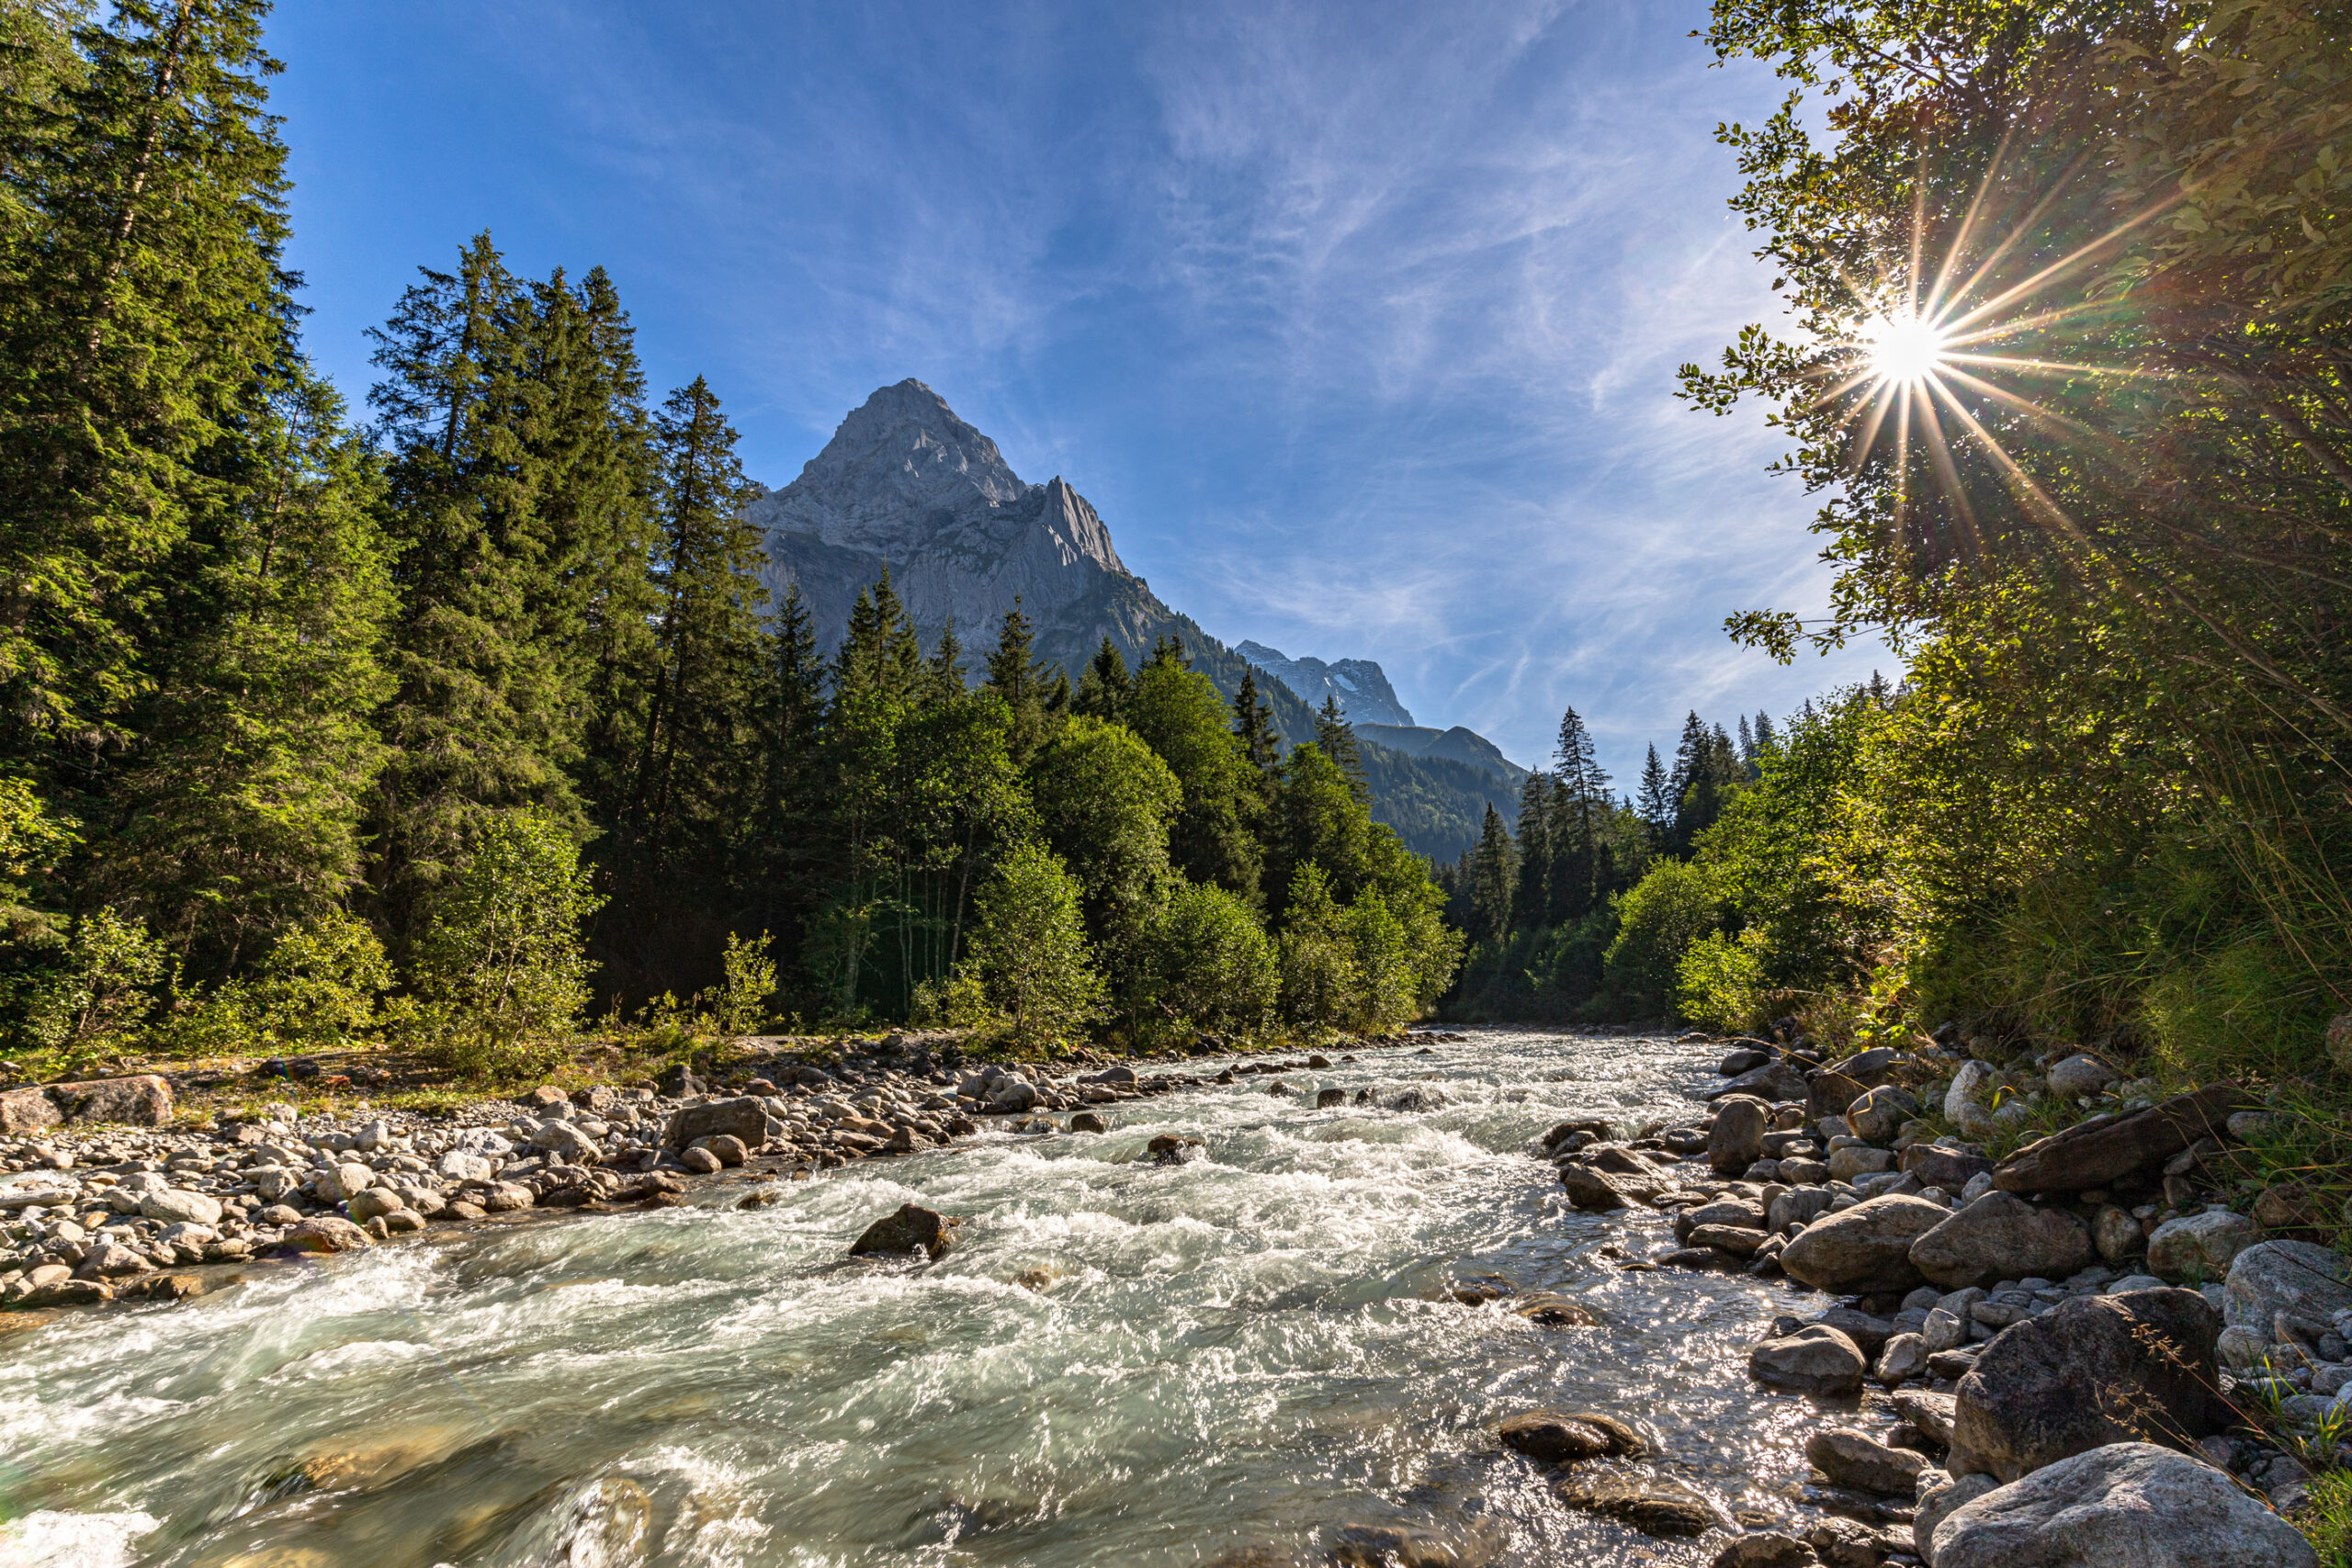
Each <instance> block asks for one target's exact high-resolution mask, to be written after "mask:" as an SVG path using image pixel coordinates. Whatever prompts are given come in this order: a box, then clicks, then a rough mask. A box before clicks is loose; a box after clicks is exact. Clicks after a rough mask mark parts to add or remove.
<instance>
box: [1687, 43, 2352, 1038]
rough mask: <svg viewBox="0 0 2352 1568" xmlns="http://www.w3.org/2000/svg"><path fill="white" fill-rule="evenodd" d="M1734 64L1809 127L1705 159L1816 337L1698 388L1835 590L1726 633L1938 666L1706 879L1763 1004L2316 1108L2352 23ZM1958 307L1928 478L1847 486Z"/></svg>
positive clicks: (1838, 49) (2334, 694) (2350, 443)
mask: <svg viewBox="0 0 2352 1568" xmlns="http://www.w3.org/2000/svg"><path fill="white" fill-rule="evenodd" d="M1709 38H1710V40H1711V42H1712V43H1713V45H1714V47H1715V49H1716V50H1717V51H1718V54H1719V55H1720V56H1722V57H1723V58H1725V59H1731V58H1735V57H1748V58H1753V59H1757V60H1759V61H1762V62H1767V63H1769V64H1770V66H1771V67H1772V68H1773V69H1774V70H1776V71H1777V72H1779V73H1780V74H1781V76H1782V77H1783V78H1784V79H1786V80H1787V81H1788V82H1789V83H1790V84H1791V85H1792V95H1791V96H1790V98H1789V100H1788V101H1787V103H1786V104H1785V105H1784V106H1783V107H1782V109H1781V112H1779V113H1778V114H1776V115H1774V116H1773V117H1772V118H1770V120H1769V121H1768V122H1767V123H1765V124H1763V125H1760V126H1753V127H1750V126H1738V125H1734V126H1727V127H1725V128H1724V130H1723V132H1722V136H1723V140H1724V141H1726V142H1727V143H1728V144H1729V145H1731V146H1732V147H1733V148H1734V149H1735V151H1736V153H1737V155H1738V157H1739V159H1740V164H1741V168H1742V172H1743V174H1744V175H1745V176H1746V179H1747V184H1746V186H1745V188H1744V189H1743V190H1742V191H1741V192H1740V194H1739V195H1738V197H1736V199H1735V201H1734V204H1733V205H1734V207H1735V208H1736V209H1737V210H1739V211H1740V212H1742V213H1743V214H1744V215H1745V216H1746V217H1747V220H1748V221H1749V223H1750V226H1751V228H1753V229H1754V230H1755V231H1757V233H1758V238H1759V244H1760V250H1759V254H1761V255H1762V256H1763V257H1764V258H1766V259H1767V260H1769V261H1770V263H1771V264H1772V265H1774V267H1775V269H1776V271H1778V272H1779V273H1780V274H1781V276H1780V278H1779V279H1778V280H1777V282H1776V286H1777V285H1778V284H1782V283H1784V284H1785V285H1786V286H1787V287H1786V288H1785V290H1784V291H1783V292H1782V293H1781V296H1780V297H1781V298H1782V299H1787V300H1789V301H1790V302H1791V310H1792V314H1793V315H1794V316H1795V318H1796V321H1795V323H1794V330H1793V331H1792V332H1791V333H1788V334H1786V335H1776V334H1775V333H1771V332H1769V331H1767V330H1766V329H1765V328H1764V327H1763V326H1761V325H1758V326H1755V327H1751V328H1749V329H1747V331H1745V332H1744V333H1742V334H1741V337H1740V340H1739V342H1738V343H1737V344H1735V345H1734V346H1733V347H1732V348H1731V349H1730V350H1728V351H1727V352H1726V354H1725V355H1724V359H1723V362H1722V365H1721V367H1720V368H1718V369H1714V370H1705V369H1702V368H1701V367H1695V366H1694V367H1686V369H1685V372H1684V380H1685V390H1686V394H1687V395H1688V396H1689V397H1690V399H1691V400H1692V402H1693V403H1694V405H1696V406H1697V407H1699V408H1701V409H1702V410H1709V411H1713V412H1725V411H1727V410H1728V409H1729V408H1730V407H1731V406H1732V405H1733V404H1735V403H1736V401H1737V400H1740V399H1742V398H1746V397H1750V396H1758V397H1762V398H1764V399H1765V400H1768V401H1770V402H1771V403H1773V404H1775V405H1776V407H1777V411H1778V412H1777V413H1776V415H1775V418H1776V420H1777V421H1778V422H1779V423H1781V425H1782V426H1783V427H1784V428H1786V429H1787V430H1788V431H1789V432H1790V434H1791V435H1792V440H1793V443H1794V445H1795V447H1796V450H1795V452H1794V454H1793V456H1792V461H1791V463H1790V465H1789V467H1790V468H1792V470H1793V471H1794V472H1796V473H1798V474H1799V475H1800V476H1801V477H1802V478H1803V479H1804V481H1805V482H1806V483H1807V485H1808V486H1809V487H1811V488H1812V489H1813V490H1815V491H1817V492H1818V493H1820V494H1821V496H1822V497H1823V502H1824V503H1823V506H1822V509H1821V512H1820V515H1819V519H1818V521H1817V524H1816V527H1817V529H1818V531H1820V532H1822V533H1824V534H1826V535H1827V536H1829V537H1828V541H1827V546H1826V550H1825V552H1824V553H1825V556H1826V558H1828V559H1830V560H1832V561H1833V562H1835V563H1837V565H1838V570H1839V574H1840V575H1839V578H1838V582H1837V584H1836V587H1835V590H1834V593H1833V601H1832V613H1831V615H1829V616H1828V617H1827V619H1826V620H1825V621H1820V622H1815V623H1813V624H1810V625H1804V624H1800V623H1798V622H1797V621H1796V620H1795V619H1794V617H1792V616H1789V615H1785V614H1777V613H1770V612H1756V613H1753V614H1750V615H1745V616H1741V617H1736V621H1735V630H1736V631H1737V632H1738V633H1739V634H1740V635H1742V636H1745V637H1751V638H1752V640H1755V641H1758V642H1759V643H1761V644H1762V645H1764V646H1766V647H1768V648H1770V649H1773V650H1775V651H1776V652H1778V653H1780V654H1781V655H1783V656H1785V655H1786V654H1787V653H1788V652H1789V651H1791V650H1792V649H1793V647H1794V645H1795V642H1796V641H1797V639H1798V638H1799V637H1807V638H1810V639H1811V640H1813V641H1814V642H1815V643H1816V644H1817V645H1819V646H1823V647H1833V646H1837V645H1839V644H1841V643H1842V642H1844V641H1845V640H1846V639H1847V638H1848V637H1850V636H1853V635H1855V634H1857V633H1859V632H1861V631H1863V630H1865V629H1870V630H1875V631H1879V632H1882V633H1884V634H1886V635H1888V636H1889V637H1892V638H1893V639H1894V641H1895V642H1896V643H1897V644H1898V645H1900V646H1901V647H1902V648H1903V649H1904V650H1905V653H1906V654H1907V655H1908V656H1909V660H1910V672H1909V682H1908V686H1907V689H1906V690H1905V692H1904V693H1903V694H1900V695H1899V696H1895V695H1894V694H1888V696H1887V697H1886V699H1884V700H1881V701H1878V702H1877V703H1876V704H1875V705H1876V706H1877V707H1879V708H1880V709H1882V710H1883V719H1881V720H1875V721H1873V725H1874V729H1875V732H1874V733H1873V734H1871V735H1870V736H1869V737H1867V738H1865V739H1862V741H1861V743H1860V744H1859V746H1857V747H1855V748H1852V749H1849V750H1846V751H1844V752H1843V753H1842V754H1839V755H1838V756H1836V757H1834V758H1833V757H1832V756H1831V753H1834V752H1838V745H1836V744H1833V743H1832V742H1834V741H1836V740H1837V739H1838V738H1837V737H1834V736H1815V737H1812V738H1810V739H1809V743H1811V744H1814V745H1815V750H1816V752H1817V753H1818V755H1817V756H1816V759H1815V760H1816V761H1820V762H1823V763H1824V764H1827V763H1829V762H1832V761H1834V762H1835V766H1834V768H1832V769H1831V770H1830V771H1832V772H1835V773H1838V774H1839V776H1840V778H1841V780H1842V782H1841V783H1839V784H1838V785H1837V787H1835V788H1829V787H1826V785H1825V786H1824V787H1817V788H1812V789H1809V790H1795V791H1792V790H1791V789H1790V788H1787V787H1780V788H1779V789H1778V792H1777V793H1778V795H1779V796H1780V798H1778V799H1777V800H1776V801H1775V802H1774V803H1773V804H1772V805H1771V806H1770V808H1759V811H1758V813H1756V814H1753V815H1752V816H1751V818H1750V819H1749V820H1748V821H1747V823H1745V824H1744V825H1741V826H1740V827H1739V829H1738V834H1739V836H1740V837H1741V838H1742V840H1743V842H1742V843H1740V844H1738V845H1734V844H1733V843H1732V842H1731V840H1711V842H1713V843H1714V844H1715V845H1716V846H1717V847H1718V849H1719V850H1720V852H1721V853H1722V856H1723V858H1724V863H1725V868H1726V871H1727V874H1728V875H1729V883H1728V887H1729V892H1730V897H1732V899H1733V902H1734V905H1735V914H1734V918H1735V919H1736V920H1740V921H1747V920H1755V921H1757V922H1758V923H1761V924H1762V925H1764V926H1765V927H1766V938H1765V940H1764V941H1763V942H1762V945H1761V946H1760V948H1759V950H1758V961H1759V964H1760V966H1761V970H1762V974H1763V978H1764V980H1765V982H1766V984H1767V988H1768V990H1769V989H1771V988H1774V987H1779V988H1783V989H1790V990H1794V991H1799V992H1803V991H1812V992H1814V993H1815V994H1826V993H1828V992H1832V991H1836V990H1839V989H1841V988H1842V989H1843V990H1845V991H1847V992H1849V993H1853V994H1860V992H1861V991H1862V990H1863V989H1865V988H1867V989H1869V990H1870V991H1871V992H1872V993H1873V994H1883V995H1885V996H1888V997H1891V998H1894V1000H1895V1002H1896V1004H1897V1005H1898V1006H1900V1007H1904V1008H1908V1009H1909V1010H1913V1011H1914V1012H1915V1013H1916V1015H1917V1016H1918V1017H1921V1018H1923V1019H1938V1018H1943V1017H1951V1016H1954V1015H1969V1016H1985V1015H1991V1016H1993V1017H1996V1018H1998V1019H2000V1020H2002V1021H2004V1024H2005V1026H2006V1027H2007V1029H2009V1030H2013V1031H2026V1032H2032V1033H2034V1034H2038V1035H2043V1036H2048V1037H2051V1038H2053V1039H2057V1040H2096V1041H2112V1042H2116V1043H2121V1044H2127V1045H2133V1044H2136V1045H2143V1046H2146V1047H2149V1048H2151V1049H2152V1051H2153V1053H2154V1057H2155V1059H2156V1062H2157V1063H2158V1064H2159V1065H2160V1066H2165V1067H2166V1068H2167V1069H2169V1070H2172V1071H2178V1072H2182V1073H2196V1074H2211V1073H2219V1072H2243V1073H2248V1074H2253V1075H2256V1076H2262V1077H2276V1076H2278V1075H2281V1074H2286V1073H2290V1072H2297V1071H2305V1072H2307V1071H2309V1070H2310V1069H2311V1068H2312V1066H2314V1065H2315V1063H2314V1055H2315V1054H2314V1051H2313V1043H2314V1042H2315V1041H2316V1039H2317V1038H2318V1032H2317V1024H2318V1022H2319V1021H2321V1020H2323V1019H2324V1018H2325V1017H2327V1016H2329V1015H2330V1014H2332V1013H2333V1012H2335V1011H2340V1010H2343V1009H2344V1008H2346V1006H2352V934H2347V933H2352V896H2347V894H2346V889H2345V887H2344V886H2343V883H2342V879H2341V876H2340V874H2339V872H2338V870H2337V869H2336V868H2338V867H2340V866H2341V865H2342V864H2343V863H2344V856H2345V853H2346V845H2347V843H2352V799H2347V797H2346V795H2345V793H2344V790H2343V786H2342V779H2343V770H2344V762H2345V758H2346V755H2347V747H2352V655H2347V652H2346V647H2347V645H2346V641H2345V639H2344V637H2343V636H2342V632H2341V626H2340V619H2341V600H2342V592H2343V590H2342V584H2343V583H2344V581H2346V576H2347V573H2352V543H2347V541H2352V531H2347V529H2346V520H2347V518H2352V483H2348V482H2347V476H2352V412H2347V406H2346V403H2345V401H2344V400H2343V397H2342V390H2341V389H2342V366H2343V363H2344V354H2345V349H2346V341H2347V330H2352V328H2348V327H2347V323H2352V313H2348V312H2347V307H2352V287H2347V283H2346V279H2347V277H2352V272H2347V270H2346V265H2345V259H2346V245H2347V244H2352V231H2347V229H2346V226H2345V225H2344V224H2343V223H2342V222H2341V221H2340V219H2339V215H2340V212H2341V209H2342V207H2343V198H2344V196H2345V194H2346V190H2347V189H2352V183H2348V182H2352V110H2347V109H2346V101H2347V100H2346V96H2345V92H2344V88H2345V85H2346V80H2347V74H2348V73H2352V63H2347V62H2352V13H2347V12H2346V9H2345V8H2344V7H2342V6H2295V5H2288V4H2279V3H2270V0H2248V3H2245V4H2233V5H2230V6H2218V7H2201V6H2191V7H2181V6H2162V5H2157V4H2153V3H2150V0H2107V3H2102V4H2098V5H2090V6H2076V7H2073V8H2071V9H2069V10H2068V11H2067V12H2066V13H2065V15H2064V19H2063V25H2052V17H2050V16H2048V15H2045V14H2044V12H2042V11H2039V10H2037V9H2036V8H2034V7H2031V6H1936V7H1910V6H1889V5H1883V4H1878V3H1876V0H1801V3H1798V4H1794V5H1783V4H1779V3H1778V0H1774V3H1771V4H1764V3H1762V0H1718V4H1717V5H1716V6H1715V7H1714V18H1713V28H1712V30H1711V31H1710V33H1709ZM1806 100H1811V101H1810V102H1808V101H1806ZM1928 127H1932V131H1931V133H1928V132H1926V131H1925V128H1928ZM1813 128H1822V129H1821V130H1815V129H1813ZM2059 258H2064V259H2063V260H2059V265H2052V261H2053V260H2058V259H2059ZM1937 276H1943V277H1949V278H1951V279H1953V280H1955V281H1957V282H1959V283H1961V284H1962V288H1963V292H1964V297H1962V298H1956V299H1954V301H1953V303H1954V305H1955V307H1956V308H1959V309H1963V310H1965V309H1972V308H1975V307H1977V306H1979V305H1983V304H1985V303H1986V302H1988V301H1989V302H1990V306H1991V308H1990V309H1989V310H1986V311H1985V313H1983V314H1982V315H1980V316H1979V317H1977V318H1974V319H1973V321H1972V330H1973V333H1975V334H1976V335H1975V337H1974V338H1973V340H1972V341H1973V342H1975V343H1977V344H1979V346H1980V347H1981V349H1982V351H1983V352H1985V353H1990V354H1993V355H1997V356H2000V358H1999V360H1998V361H1996V362H1992V363H1994V364H1995V365H1996V367H1995V368H1993V369H1991V370H1990V371H1988V372H1987V375H1986V376H1985V377H1983V378H1975V379H1966V380H1963V379H1962V378H1951V377H1947V378H1945V384H1946V391H1945V392H1943V393H1939V394H1938V398H1937V400H1935V401H1934V402H1933V403H1932V405H1931V406H1932V407H1933V409H1934V411H1935V412H1933V413H1931V414H1924V415H1923V416H1922V417H1927V418H1932V419H1934V420H1935V421H1936V422H1937V423H1939V424H1940V425H1942V426H1943V429H1942V431H1941V434H1942V436H1943V437H1944V438H1943V439H1940V440H1939V439H1935V438H1933V437H1931V436H1928V435H1925V434H1922V433H1921V432H1920V431H1919V430H1918V427H1917V419H1916V418H1915V419H1914V420H1913V422H1912V429H1913V434H1912V435H1911V436H1910V438H1909V439H1907V440H1906V439H1881V440H1878V441H1876V442H1875V443H1872V442H1868V441H1864V442H1860V443H1858V442H1857V441H1856V439H1855V435H1856V432H1857V430H1858V428H1859V426H1858V423H1857V420H1858V416H1863V415H1866V414H1867V410H1866V408H1865V407H1864V406H1863V404H1862V400H1866V399H1870V398H1873V397H1876V396H1877V395H1878V389H1877V388H1876V387H1874V386H1873V385H1871V383H1870V382H1869V381H1868V380H1867V379H1864V380H1861V381H1855V382H1850V383H1844V386H1845V389H1844V390H1842V391H1838V392H1833V393H1832V394H1831V395H1828V396H1824V395H1823V389H1824V387H1825V385H1838V384H1840V383H1839V382H1838V378H1840V377H1843V376H1844V375H1845V374H1846V371H1845V370H1843V369H1840V368H1838V367H1840V366H1841V365H1848V364H1850V363H1852V357H1851V356H1852V355H1854V353H1855V351H1856V349H1857V347H1858V345H1859V344H1860V343H1862V342H1863V341H1864V339H1865V338H1866V336H1867V333H1868V332H1869V330H1870V326H1869V324H1870V322H1871V320H1872V319H1873V318H1874V317H1875V316H1877V315H1878V314H1880V313H1881V312H1883V311H1885V310H1890V309H1892V310H1897V311H1898V312H1899V311H1900V310H1902V309H1903V308H1904V304H1905V300H1906V299H1908V298H1911V297H1913V296H1915V295H1916V294H1917V291H1918V290H1919V289H1920V288H1922V287H1923V286H1924V285H1926V284H1928V282H1929V281H1930V280H1931V279H1932V278H1934V277H1937ZM2019 362H2033V363H2038V364H2041V365H2044V366H2049V367H2066V366H2081V367H2091V366H2099V367H2120V368H2125V369H2128V370H2129V371H2130V372H2131V373H2130V374H2129V375H2127V376H2120V377H2119V376H2106V375H2098V376H2092V375H2067V374H2064V373H2063V372H2062V373H2059V374H2055V375H2052V376H2048V377H2038V378H2033V379H2030V380H2025V379H2020V378H2017V377H2015V376H2014V375H2012V374H2011V373H2010V372H2009V370H2007V369H2005V368H2000V367H1999V366H2000V365H2002V364H2006V365H2007V366H2014V365H2016V364H2018V363H2019ZM1988 380H1989V381H1992V382H1998V383H2002V384H2003V385H2004V389H2005V390H2006V392H2007V398H2006V399H2005V398H2004V396H2003V395H2002V394H2001V393H1996V391H1994V390H1989V389H1987V388H1986V385H1985V383H1986V382H1987V381H1988ZM2019 398H2025V399H2030V400H2034V401H2035V402H2036V403H2037V404H2038V405H2039V406H2038V407H2037V408H2035V409H2033V410H2031V411H2029V410H2027V409H2026V408H2025V407H2024V406H2023V405H2022V404H2021V403H2020V402H2019V401H2018V399H2019ZM1922 406H1923V407H1925V406H1928V405H1922ZM1865 423H1867V424H1868V425H1869V426H1870V427H1871V428H1877V424H1878V422H1877V420H1876V418H1875V416H1870V417H1869V418H1868V419H1867V420H1866V421H1865ZM1894 423H1901V422H1900V421H1892V422H1890V430H1889V432H1888V433H1889V434H1892V433H1893V432H1892V430H1891V426H1892V424H1894ZM1874 695H1875V694H1874ZM1783 745H1784V749H1789V750H1793V749H1794V745H1795V742H1794V741H1792V740H1784V742H1783ZM1772 781H1773V771H1772V768H1771V765H1770V762H1769V761H1768V762H1767V764H1766V766H1765V769H1764V779H1763V784H1762V786H1761V787H1763V788H1764V789H1766V790H1767V791H1772V790H1774V789H1775V787H1776V786H1775V785H1774V784H1773V782H1772ZM1815 783H1816V784H1819V783H1821V781H1819V780H1816V781H1815ZM1736 815H1737V814H1736V813H1735V816H1736ZM1759 888H1761V889H1765V890H1766V896H1765V897H1761V898H1760V899H1759V898H1758V889H1759ZM1771 889H1777V890H1778V891H1777V892H1771V891H1770V890H1771ZM1750 929H1752V928H1750ZM1864 976H1868V978H1867V980H1865V978H1864Z"/></svg>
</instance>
